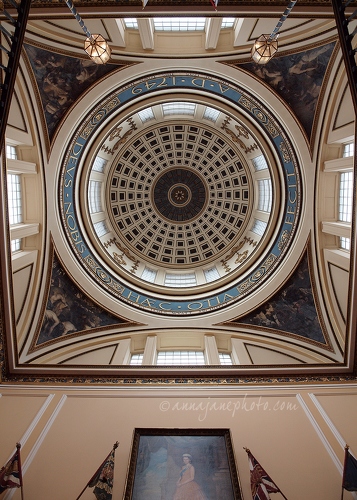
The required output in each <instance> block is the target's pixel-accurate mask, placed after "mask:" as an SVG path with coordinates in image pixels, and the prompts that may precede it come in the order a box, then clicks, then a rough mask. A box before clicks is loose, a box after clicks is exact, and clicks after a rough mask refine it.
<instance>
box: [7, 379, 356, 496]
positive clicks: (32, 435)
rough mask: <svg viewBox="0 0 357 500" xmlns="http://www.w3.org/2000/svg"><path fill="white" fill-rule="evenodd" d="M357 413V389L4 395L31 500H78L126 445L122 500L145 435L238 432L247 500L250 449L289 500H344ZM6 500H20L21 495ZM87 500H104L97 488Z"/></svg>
mask: <svg viewBox="0 0 357 500" xmlns="http://www.w3.org/2000/svg"><path fill="white" fill-rule="evenodd" d="M188 405H190V406H188ZM199 405H200V406H199ZM356 410H357V386H356V385H350V386H348V385H345V386H343V387H341V386H340V387H338V386H333V385H332V386H331V385H330V386H327V387H321V386H320V387H312V386H310V387H305V386H301V387H295V388H291V387H287V386H285V387H284V386H281V387H271V388H267V387H266V388H264V387H256V388H254V387H252V386H247V387H240V388H233V387H232V388H229V387H227V388H223V387H210V388H202V389H201V388H194V387H192V386H190V387H186V388H185V389H184V390H183V389H181V388H176V387H175V388H174V387H171V388H165V387H154V386H151V387H146V388H145V389H141V388H136V389H134V388H130V387H129V388H124V387H118V388H111V387H107V388H105V387H101V388H100V389H97V390H95V389H93V388H88V389H84V388H81V389H80V388H78V389H77V388H76V387H67V388H63V389H62V388H53V387H48V388H38V389H36V388H32V387H31V388H30V387H13V388H6V387H2V388H1V398H0V413H1V422H2V425H1V430H0V442H1V443H2V446H1V447H0V462H1V463H5V462H6V460H7V459H8V458H9V457H10V456H11V454H12V453H13V451H14V448H15V443H16V442H17V441H21V443H22V462H23V473H24V498H25V499H26V500H60V499H61V500H70V499H73V500H74V499H75V498H76V497H77V495H78V494H79V493H80V491H81V490H82V488H83V487H84V486H85V484H86V483H87V482H88V481H89V479H90V478H91V476H92V475H93V474H94V472H95V470H96V469H97V468H98V467H99V465H100V463H101V462H102V460H103V459H104V458H105V456H106V455H107V454H108V453H109V451H110V449H111V447H112V445H113V443H114V442H115V441H116V440H118V441H119V442H120V445H119V448H118V450H117V452H116V464H115V479H114V491H113V499H114V500H119V499H120V498H122V497H123V493H124V488H125V481H126V474H127V467H128V464H129V459H130V451H131V441H132V437H133V431H134V429H135V428H137V427H144V428H151V427H155V428H189V429H192V428H193V429H195V428H229V429H230V431H231V436H232V441H233V446H234V453H235V458H236V465H237V467H238V471H239V476H240V481H241V485H242V492H243V498H244V500H248V499H251V495H250V483H249V469H248V461H247V455H246V453H245V451H244V450H243V447H244V446H246V447H249V448H250V449H251V451H252V452H253V454H254V455H255V456H256V458H257V459H258V460H259V461H260V462H261V464H262V465H263V466H264V467H265V468H266V469H267V471H268V472H269V474H270V475H271V476H272V478H273V479H274V481H275V482H276V483H277V484H278V485H279V487H280V488H281V490H282V491H283V492H284V494H285V495H286V497H287V498H288V499H289V500H302V499H304V500H320V499H321V500H336V499H339V498H340V495H341V480H342V479H341V478H342V461H343V456H344V450H343V447H344V444H345V442H344V441H345V440H346V441H347V442H348V444H349V445H350V446H351V451H352V452H354V453H357V433H356V430H355V415H356ZM352 495H353V494H351V493H349V492H345V494H344V499H345V500H349V499H352V498H354V497H353V496H352ZM3 498H4V500H9V499H10V498H13V499H14V500H20V498H21V495H20V491H19V490H9V492H7V493H5V494H4V496H3ZM279 498H282V497H281V495H280V494H275V495H273V500H279ZM82 499H83V500H94V495H93V493H92V491H91V489H87V490H86V492H85V494H84V495H83V497H82ZM143 500H144V499H143ZM222 500H223V499H222Z"/></svg>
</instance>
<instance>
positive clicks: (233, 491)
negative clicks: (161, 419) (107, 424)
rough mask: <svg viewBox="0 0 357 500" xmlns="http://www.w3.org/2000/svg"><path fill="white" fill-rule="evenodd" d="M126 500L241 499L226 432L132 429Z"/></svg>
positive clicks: (220, 430) (230, 444) (230, 446)
mask: <svg viewBox="0 0 357 500" xmlns="http://www.w3.org/2000/svg"><path fill="white" fill-rule="evenodd" d="M124 498H125V500H142V499H143V498H145V500H221V499H222V498H224V499H225V500H241V498H242V496H241V490H240V485H239V479H238V473H237V469H236V466H235V460H234V454H233V449H232V443H231V439H230V432H229V430H228V429H135V431H134V437H133V446H132V453H131V458H130V464H129V469H128V477H127V484H126V490H125V496H124Z"/></svg>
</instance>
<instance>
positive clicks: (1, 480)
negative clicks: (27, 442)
mask: <svg viewBox="0 0 357 500" xmlns="http://www.w3.org/2000/svg"><path fill="white" fill-rule="evenodd" d="M16 447H17V450H16V451H15V453H14V455H13V456H12V457H11V458H10V460H9V461H8V462H7V463H6V464H5V465H4V467H2V468H1V469H0V493H3V492H4V491H5V490H7V489H9V488H20V487H22V474H21V461H20V447H21V445H20V444H17V445H16Z"/></svg>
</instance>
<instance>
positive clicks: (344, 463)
mask: <svg viewBox="0 0 357 500" xmlns="http://www.w3.org/2000/svg"><path fill="white" fill-rule="evenodd" d="M348 449H349V446H348V444H346V445H345V458H344V461H343V473H342V491H341V500H343V494H344V491H345V488H344V487H343V484H344V482H345V471H346V460H347V453H348Z"/></svg>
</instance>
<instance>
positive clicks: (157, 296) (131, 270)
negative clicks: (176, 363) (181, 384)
mask: <svg viewBox="0 0 357 500" xmlns="http://www.w3.org/2000/svg"><path fill="white" fill-rule="evenodd" d="M149 3H150V2H149ZM254 3H256V4H257V5H258V4H259V5H260V7H261V8H262V9H263V16H262V17H261V18H257V17H256V15H255V14H254V13H253V11H252V10H251V8H250V6H249V5H246V6H245V7H243V6H242V12H239V13H238V12H235V13H234V14H233V10H232V9H233V8H234V9H236V7H235V6H233V5H232V3H229V2H222V7H220V9H222V10H220V9H218V11H217V12H213V13H212V12H205V14H204V15H207V16H208V17H209V16H210V17H209V19H210V22H211V23H213V20H214V19H216V18H217V17H224V16H228V15H229V16H232V15H234V17H235V18H237V20H238V21H236V22H235V23H234V27H233V28H231V29H229V30H223V29H218V31H217V33H216V35H217V36H216V38H217V40H216V43H215V44H214V45H212V46H210V48H209V49H207V44H208V42H209V41H210V40H211V38H210V37H212V36H213V33H212V31H210V29H211V30H213V29H217V28H214V27H212V26H211V28H209V23H208V24H206V30H205V31H204V32H203V33H192V34H189V33H186V34H182V33H180V34H178V33H176V34H172V33H171V34H170V33H161V34H160V33H157V32H153V34H152V36H151V37H149V39H145V38H144V35H143V29H144V28H143V23H144V22H145V23H147V24H149V25H151V21H152V19H151V18H152V16H153V15H156V11H155V6H152V8H150V7H147V8H146V9H145V11H144V12H142V11H141V10H140V9H139V8H138V7H137V6H136V5H134V3H131V2H129V4H128V2H126V5H128V6H127V7H125V6H124V5H122V4H121V3H120V2H117V4H116V5H117V7H118V12H115V13H114V12H111V8H110V6H109V5H108V6H107V7H106V6H103V16H102V17H101V16H99V14H98V12H97V11H94V10H93V13H92V11H91V10H90V9H89V7H88V6H87V4H86V2H82V4H81V5H79V6H78V8H79V9H80V10H82V9H83V16H84V17H85V21H86V23H87V25H88V27H89V28H90V29H91V31H92V32H93V30H97V28H98V31H103V28H104V30H105V31H104V33H105V35H106V36H107V38H108V39H109V41H110V44H111V47H112V51H113V53H112V59H111V61H110V63H109V64H108V65H107V66H103V67H97V66H94V65H93V64H92V63H91V62H90V61H88V60H86V59H85V57H84V56H83V53H82V52H81V50H80V43H81V40H82V38H83V37H82V34H81V30H80V28H79V27H78V26H77V24H76V21H75V20H74V19H71V18H69V17H68V13H66V12H65V11H64V10H63V6H59V5H57V4H56V3H55V2H53V5H52V4H51V6H49V8H48V11H46V12H47V14H46V19H44V18H43V15H42V5H41V3H40V2H34V4H33V9H32V12H31V15H30V20H29V23H28V29H27V35H26V37H25V46H24V51H23V59H22V61H21V78H22V81H20V80H19V82H18V87H17V96H18V98H19V100H20V102H21V100H22V102H24V100H25V99H24V98H23V96H22V94H21V92H25V90H22V91H21V92H20V91H19V89H20V88H21V85H22V83H23V81H25V80H26V81H27V82H28V85H29V86H31V89H32V90H31V91H29V96H31V99H32V100H33V103H32V104H33V110H34V111H33V115H32V116H31V119H32V120H33V121H34V122H35V123H36V127H34V129H33V130H34V131H33V132H32V134H33V142H34V144H35V148H37V153H36V154H37V158H38V162H39V175H40V176H41V178H42V181H43V184H42V189H43V195H44V196H45V195H46V199H47V204H46V208H45V210H44V216H43V218H44V219H43V221H42V222H43V227H46V228H47V231H46V234H43V235H42V236H41V238H42V240H40V243H38V244H37V250H38V257H37V259H38V260H37V261H36V266H37V267H36V269H37V271H36V272H39V271H40V270H41V269H42V270H43V278H42V279H39V278H36V279H35V278H32V279H30V282H31V284H30V285H29V289H28V290H29V292H28V296H23V298H22V299H21V300H22V301H23V305H22V306H21V307H20V306H17V312H18V317H17V321H18V324H19V325H21V329H20V330H21V331H19V332H18V335H17V339H18V341H15V342H16V346H15V350H16V351H17V352H18V356H19V357H18V359H17V361H16V362H15V363H14V366H13V372H14V373H15V374H18V376H19V377H21V376H22V374H23V373H27V372H28V373H29V374H30V376H32V375H33V376H34V377H39V376H42V375H41V374H43V376H44V377H45V376H47V375H45V374H51V373H53V374H58V375H59V376H61V374H62V375H63V376H64V377H67V376H68V377H70V376H72V375H74V374H75V375H76V376H78V377H79V378H80V377H83V378H86V377H87V379H88V377H89V378H90V377H91V376H94V377H95V376H98V377H99V379H102V377H103V378H107V379H108V380H109V379H111V377H120V376H121V375H122V376H123V377H124V376H125V377H128V376H129V377H134V378H137V377H139V378H140V377H145V376H147V377H155V376H158V377H161V376H163V375H164V374H172V375H173V376H174V375H175V374H181V375H183V376H186V375H187V374H188V373H189V372H188V371H187V370H188V369H187V368H178V367H176V368H157V367H155V366H145V367H141V368H140V369H139V368H138V367H132V366H128V365H127V362H128V357H127V356H126V357H125V356H124V355H123V356H124V357H123V356H122V357H120V356H121V354H120V355H119V354H118V353H121V352H122V351H123V349H124V347H123V346H124V345H125V346H126V348H125V349H129V351H128V352H129V354H130V352H131V353H136V352H142V351H143V350H144V349H145V345H146V342H147V339H148V338H153V337H155V338H156V341H155V342H156V346H157V348H158V349H159V350H160V349H161V350H165V349H168V348H186V349H187V348H188V349H201V348H203V349H205V347H206V348H207V345H208V344H209V342H210V341H209V340H207V339H208V338H209V337H214V338H215V343H216V346H217V350H218V351H221V352H232V350H234V352H235V356H236V364H234V365H233V366H232V367H220V366H217V364H215V363H213V362H211V366H205V367H200V368H194V369H192V370H193V371H192V372H191V373H192V374H194V375H195V376H196V375H197V376H198V375H199V376H202V377H211V376H212V377H216V376H221V375H222V374H223V376H234V377H238V378H239V377H240V376H241V374H247V375H248V376H252V377H254V376H264V375H265V374H274V373H276V374H279V375H281V374H286V375H287V376H290V375H292V374H295V375H298V374H307V373H308V374H312V373H316V374H326V373H332V374H333V373H337V372H339V371H343V370H347V369H348V366H347V365H348V363H349V359H350V358H349V354H350V351H349V348H350V347H349V341H351V340H352V338H351V337H350V336H349V335H348V336H347V338H346V322H345V321H343V315H345V319H346V314H345V309H346V308H347V302H348V298H347V296H348V265H349V264H348V262H349V257H346V259H345V260H343V259H342V257H343V255H342V257H341V256H339V254H338V252H337V253H336V252H335V253H332V254H331V255H332V257H331V256H329V255H330V254H329V253H327V254H326V252H325V244H326V245H327V247H328V249H329V251H330V252H331V249H333V247H332V245H331V242H332V239H331V238H332V237H331V238H330V239H326V237H325V236H321V233H320V227H321V224H320V222H319V217H320V215H319V214H320V213H321V212H323V210H324V209H323V208H322V207H325V206H326V203H327V202H326V200H324V195H325V194H326V193H330V192H331V187H330V186H331V185H332V184H331V183H332V180H331V181H328V180H326V178H325V177H322V174H321V172H322V171H323V164H324V162H325V161H330V160H333V159H334V158H332V157H336V156H338V155H339V154H340V153H339V151H340V150H338V147H340V145H341V143H342V142H343V140H344V139H347V138H348V133H347V130H348V129H349V127H350V125H349V124H348V123H347V121H348V120H347V121H346V123H343V126H342V127H339V130H340V131H341V129H343V130H344V132H343V134H341V135H340V137H339V138H338V139H336V140H335V142H334V144H336V146H334V147H332V149H331V146H328V143H329V142H330V143H332V141H330V140H329V138H331V137H334V134H335V135H336V134H337V133H336V132H334V131H333V125H332V124H331V123H332V117H333V116H334V113H336V111H335V110H336V108H338V106H337V105H336V106H335V107H332V106H333V105H332V102H333V99H331V96H335V95H337V94H338V93H339V92H340V90H339V89H340V88H341V87H342V85H345V83H344V82H345V79H344V76H343V74H342V75H341V74H340V76H339V78H338V79H337V80H336V79H335V76H336V75H338V74H339V71H340V70H339V68H341V63H340V55H339V52H338V43H337V38H336V32H335V27H334V20H333V16H332V12H330V9H329V7H328V6H327V5H326V3H325V2H313V6H312V5H310V4H309V3H308V2H305V3H303V2H301V3H300V7H299V8H298V9H297V10H296V12H295V11H294V15H292V17H291V18H289V21H288V22H287V23H286V27H284V30H283V31H282V33H281V38H279V41H280V42H279V43H281V51H280V52H279V53H278V54H277V56H276V57H275V58H274V60H273V61H272V62H271V63H269V65H267V66H266V67H257V66H256V65H253V64H252V62H251V61H250V57H249V52H250V48H251V44H252V40H254V39H255V38H256V37H257V36H258V35H257V33H258V32H260V30H261V29H262V28H263V26H264V27H265V29H267V26H268V27H269V26H270V24H271V25H272V27H273V26H274V24H275V23H276V21H277V18H279V14H277V12H278V11H279V8H278V5H277V6H273V7H272V8H271V6H272V2H269V6H268V5H266V4H265V3H264V2H254ZM91 5H93V2H92V3H91ZM175 5H176V3H175ZM197 5H198V2H196V3H193V5H192V6H191V7H192V9H193V11H191V10H190V12H189V14H190V15H192V12H194V9H195V6H197ZM220 5H221V2H220ZM46 6H47V4H46ZM166 7H167V9H168V10H172V9H174V7H173V6H172V5H171V4H170V3H169V2H168V3H167V5H166ZM191 7H190V9H191ZM125 9H126V10H125ZM207 10H208V9H207ZM279 12H280V11H279ZM180 14H181V15H182V12H181V11H180ZM129 15H130V16H129ZM134 15H135V16H137V17H138V18H140V19H141V20H142V22H141V23H139V29H138V30H131V29H124V22H123V19H124V18H125V17H133V16H134ZM160 15H163V12H161V13H160ZM176 15H177V13H176ZM118 30H119V31H118ZM120 34H121V38H120V36H119V35H120ZM178 41H180V42H179V43H182V47H187V51H186V49H182V48H181V49H180V48H179V45H178ZM145 43H147V44H150V43H151V46H150V48H149V49H148V48H145ZM183 50H185V53H184V54H183ZM24 89H25V86H24ZM24 95H25V94H24ZM347 99H348V94H347ZM20 107H21V106H20ZM20 107H19V109H20ZM14 109H15V108H14ZM23 112H24V113H25V114H26V113H27V116H30V115H31V113H32V112H31V113H30V111H29V108H24V111H23ZM14 113H15V112H14ZM323 116H325V117H327V118H328V119H326V120H323V119H322V117H323ZM13 120H15V118H13ZM335 121H336V120H335ZM36 130H38V132H36ZM41 145H42V146H41ZM18 146H19V148H20V149H21V144H20V143H19V145H18ZM41 147H42V148H44V149H43V150H42V151H41ZM25 149H26V148H23V149H22V150H23V151H25ZM23 154H24V155H25V154H26V153H23ZM36 154H35V156H36ZM326 182H330V184H326ZM324 183H325V184H324ZM324 185H325V186H329V187H328V189H326V191H325V192H324V190H323V189H322V188H321V186H324ZM316 193H318V196H319V198H316ZM331 203H335V201H334V200H331ZM324 238H325V239H324ZM333 241H335V246H336V241H337V240H333ZM331 259H332V260H331ZM333 259H342V260H340V261H338V262H337V260H333ZM332 265H333V266H335V267H333V268H332V267H331V266H332ZM14 269H15V268H14ZM34 269H35V268H34ZM325 269H330V270H331V272H330V274H327V272H326V270H325ZM34 272H35V271H34ZM341 276H344V277H345V278H347V281H346V283H345V284H344V285H343V286H340V287H339V286H337V283H338V282H339V280H340V279H341ZM342 281H343V280H342ZM16 283H17V282H16V280H15V285H14V287H15V289H16V286H17V284H16ZM18 300H20V298H19V299H18ZM15 302H16V301H15ZM24 304H26V307H28V310H29V311H30V313H27V320H25V319H23V317H22V315H23V310H24V307H25V306H24ZM347 325H348V320H347ZM346 340H347V342H346ZM128 346H129V347H128ZM123 352H124V351H123ZM124 359H125V360H126V361H125V363H124V361H123V360H124ZM118 360H120V362H118ZM237 360H238V361H237ZM190 370H191V368H190Z"/></svg>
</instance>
